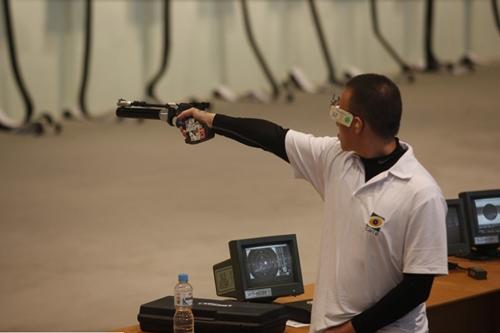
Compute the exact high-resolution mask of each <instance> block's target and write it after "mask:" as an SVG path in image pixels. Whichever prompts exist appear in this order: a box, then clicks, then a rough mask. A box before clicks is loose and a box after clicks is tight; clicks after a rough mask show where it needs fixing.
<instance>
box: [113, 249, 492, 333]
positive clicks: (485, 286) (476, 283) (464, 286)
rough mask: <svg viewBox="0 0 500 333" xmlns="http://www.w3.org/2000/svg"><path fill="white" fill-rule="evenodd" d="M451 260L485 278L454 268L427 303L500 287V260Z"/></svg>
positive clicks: (300, 331)
mask: <svg viewBox="0 0 500 333" xmlns="http://www.w3.org/2000/svg"><path fill="white" fill-rule="evenodd" d="M450 261H452V262H456V263H458V264H459V265H460V266H462V267H472V266H478V267H481V268H483V269H486V270H487V271H488V278H487V279H486V280H475V279H472V278H470V277H469V276H468V275H467V272H466V271H463V270H457V269H456V270H452V271H450V273H449V275H447V276H439V277H437V278H436V279H434V284H433V286H432V291H431V295H430V296H429V299H428V300H427V307H428V308H429V309H432V308H434V307H439V306H443V305H446V304H449V303H453V302H458V301H461V300H465V299H467V298H472V297H478V296H481V295H484V294H489V293H494V292H499V291H500V260H495V261H471V260H467V259H462V258H454V257H450ZM304 289H305V290H304V294H302V295H299V296H290V297H282V298H280V299H278V301H277V302H278V303H288V302H294V301H300V300H306V299H311V298H313V296H314V285H313V284H308V285H306V286H304ZM116 331H122V332H127V333H139V332H141V329H140V327H139V325H133V326H129V327H125V328H121V329H118V330H116ZM305 332H308V328H307V327H304V328H292V327H287V328H286V330H285V333H305Z"/></svg>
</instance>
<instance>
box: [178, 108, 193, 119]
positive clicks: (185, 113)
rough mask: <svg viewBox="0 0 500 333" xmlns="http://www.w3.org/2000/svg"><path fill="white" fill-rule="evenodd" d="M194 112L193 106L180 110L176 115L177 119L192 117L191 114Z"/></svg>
mask: <svg viewBox="0 0 500 333" xmlns="http://www.w3.org/2000/svg"><path fill="white" fill-rule="evenodd" d="M195 112H196V109H195V108H190V109H187V110H185V111H182V112H181V113H180V114H179V115H178V116H177V119H184V118H189V117H192V116H193V114H194V113H195Z"/></svg>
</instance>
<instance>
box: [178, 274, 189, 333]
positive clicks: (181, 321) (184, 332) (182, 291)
mask: <svg viewBox="0 0 500 333" xmlns="http://www.w3.org/2000/svg"><path fill="white" fill-rule="evenodd" d="M188 280H189V278H188V275H187V274H184V273H181V274H179V283H177V284H176V285H175V289H174V295H175V314H174V333H194V317H193V312H192V311H191V308H192V306H193V287H192V286H191V285H190V284H189V283H188Z"/></svg>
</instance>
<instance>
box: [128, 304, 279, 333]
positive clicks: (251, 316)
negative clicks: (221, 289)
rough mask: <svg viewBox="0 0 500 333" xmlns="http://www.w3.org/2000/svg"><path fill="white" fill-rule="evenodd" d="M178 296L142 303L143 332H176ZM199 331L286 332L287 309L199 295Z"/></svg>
mask: <svg viewBox="0 0 500 333" xmlns="http://www.w3.org/2000/svg"><path fill="white" fill-rule="evenodd" d="M174 313H175V306H174V297H173V296H167V297H163V298H160V299H158V300H156V301H152V302H150V303H146V304H143V305H141V308H140V310H139V315H138V316H137V317H138V320H139V323H140V326H141V330H142V331H146V332H167V333H171V332H173V316H174ZM193 314H194V327H195V328H194V330H195V332H196V333H240V332H241V333H282V332H283V331H284V330H285V325H286V321H287V317H288V316H287V310H286V308H285V307H284V306H283V305H279V304H263V303H250V302H237V301H232V300H214V299H203V298H195V299H194V300H193Z"/></svg>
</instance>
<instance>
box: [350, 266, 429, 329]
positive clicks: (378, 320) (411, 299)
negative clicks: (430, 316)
mask: <svg viewBox="0 0 500 333" xmlns="http://www.w3.org/2000/svg"><path fill="white" fill-rule="evenodd" d="M433 280H434V275H431V274H403V280H402V281H401V282H400V283H399V284H398V285H397V286H396V287H395V288H394V289H392V290H391V291H389V293H387V294H386V295H385V296H384V297H383V298H382V299H381V300H380V301H378V302H377V303H375V304H374V305H373V306H372V307H371V308H369V309H367V310H365V311H363V312H361V313H360V314H358V315H357V316H355V317H354V318H352V319H351V323H352V326H353V327H354V329H355V330H356V333H368V332H375V331H377V330H378V329H380V328H382V327H384V326H387V325H389V324H391V323H393V322H395V321H396V320H398V319H399V318H401V317H403V316H404V315H405V314H407V313H408V312H410V311H411V310H413V309H414V308H415V307H417V306H418V305H420V304H421V303H423V302H425V301H426V300H427V298H429V295H430V292H431V288H432V282H433Z"/></svg>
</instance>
